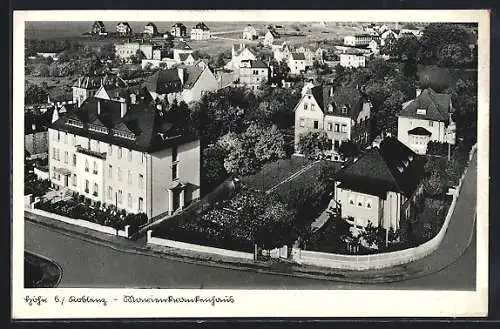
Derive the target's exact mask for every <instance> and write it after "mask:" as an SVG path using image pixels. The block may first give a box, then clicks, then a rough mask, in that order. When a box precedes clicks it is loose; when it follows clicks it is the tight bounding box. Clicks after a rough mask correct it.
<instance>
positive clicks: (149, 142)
mask: <svg viewBox="0 0 500 329" xmlns="http://www.w3.org/2000/svg"><path fill="white" fill-rule="evenodd" d="M123 96H126V97H123ZM49 177H50V180H51V183H52V185H53V186H54V187H55V188H57V189H63V190H69V191H73V192H77V193H79V194H80V195H83V196H85V197H86V198H88V199H90V200H92V201H94V202H100V203H101V204H106V205H114V206H116V207H117V208H118V209H124V210H126V211H127V212H129V213H145V214H146V215H147V216H148V218H150V219H151V218H152V217H154V216H157V215H160V214H173V213H174V212H175V211H177V210H179V209H182V208H183V207H185V206H186V205H188V204H189V203H190V202H192V201H193V200H196V199H198V198H199V196H200V142H199V140H198V139H197V137H195V136H193V135H192V134H190V133H188V132H187V130H186V129H185V127H181V126H179V125H178V124H176V122H175V121H172V120H171V119H170V118H169V117H168V115H166V114H165V111H164V110H163V109H162V107H161V105H155V103H154V101H153V100H152V99H151V97H150V96H149V95H148V94H147V92H146V93H144V94H138V95H136V94H130V96H127V95H120V97H118V98H114V99H110V100H103V99H98V98H95V97H90V98H88V99H86V100H85V102H84V103H83V104H82V106H81V107H80V108H79V109H77V110H74V111H69V112H67V113H65V114H61V115H60V114H59V113H58V112H57V111H55V112H54V116H53V118H52V122H51V124H50V125H49Z"/></svg>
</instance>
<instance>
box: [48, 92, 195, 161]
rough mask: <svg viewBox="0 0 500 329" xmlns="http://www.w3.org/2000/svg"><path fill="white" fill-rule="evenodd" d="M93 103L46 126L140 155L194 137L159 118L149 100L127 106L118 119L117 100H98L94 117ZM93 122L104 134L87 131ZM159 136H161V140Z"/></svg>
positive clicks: (163, 116) (89, 99) (162, 117)
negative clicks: (121, 134)
mask: <svg viewBox="0 0 500 329" xmlns="http://www.w3.org/2000/svg"><path fill="white" fill-rule="evenodd" d="M97 102H98V100H97V99H96V98H94V97H90V98H87V100H85V102H84V103H83V105H82V107H80V109H78V110H75V111H71V112H70V113H68V114H67V115H61V116H60V117H59V120H57V121H56V122H54V123H50V124H49V127H51V128H54V129H58V130H61V131H66V132H69V133H73V134H76V135H80V136H85V137H89V138H92V139H96V140H99V141H102V142H104V143H111V144H114V145H118V146H122V147H126V148H130V149H134V150H137V151H141V152H155V151H159V150H162V149H164V148H167V147H169V146H171V145H173V144H177V143H182V142H186V141H190V140H194V138H195V137H194V136H193V135H191V134H189V133H184V132H185V128H186V127H180V126H178V125H176V124H175V123H172V122H169V121H168V120H169V119H168V118H167V116H166V115H160V113H159V111H158V110H157V109H156V108H155V104H154V102H152V101H151V100H150V98H149V99H145V100H144V101H139V102H137V103H136V104H130V103H129V104H128V105H127V113H126V114H125V116H124V117H123V118H122V117H121V116H120V106H121V105H120V103H119V102H118V101H113V100H111V101H107V100H99V102H100V109H101V114H97ZM70 119H72V120H78V121H79V122H81V123H82V124H83V128H80V127H75V126H73V125H68V124H66V123H67V122H68V120H70ZM95 122H98V123H100V124H102V125H103V126H105V127H107V128H108V132H107V133H102V132H96V131H92V130H89V129H88V124H89V123H95ZM166 127H168V129H166ZM115 130H119V131H121V132H123V133H127V134H132V135H133V137H134V138H133V139H128V138H123V137H119V136H115V135H114V131H115ZM160 134H163V137H162V136H161V135H160Z"/></svg>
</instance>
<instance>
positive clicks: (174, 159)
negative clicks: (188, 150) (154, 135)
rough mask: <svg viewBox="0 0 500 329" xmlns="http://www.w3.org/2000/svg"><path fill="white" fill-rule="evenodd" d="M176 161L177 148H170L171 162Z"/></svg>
mask: <svg viewBox="0 0 500 329" xmlns="http://www.w3.org/2000/svg"><path fill="white" fill-rule="evenodd" d="M177 160H178V159H177V146H174V147H172V162H176V161H177Z"/></svg>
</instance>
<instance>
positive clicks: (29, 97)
mask: <svg viewBox="0 0 500 329" xmlns="http://www.w3.org/2000/svg"><path fill="white" fill-rule="evenodd" d="M48 95H49V93H48V92H47V89H46V88H43V87H40V86H38V85H36V84H29V85H28V86H27V87H26V90H25V92H24V103H25V104H26V105H32V104H39V103H45V102H47V97H48Z"/></svg>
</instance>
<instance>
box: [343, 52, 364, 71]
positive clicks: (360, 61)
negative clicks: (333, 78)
mask: <svg viewBox="0 0 500 329" xmlns="http://www.w3.org/2000/svg"><path fill="white" fill-rule="evenodd" d="M365 65H366V57H365V56H364V55H363V54H356V53H346V54H340V66H343V67H354V68H356V67H365Z"/></svg>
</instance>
